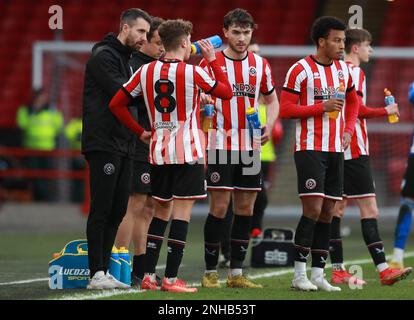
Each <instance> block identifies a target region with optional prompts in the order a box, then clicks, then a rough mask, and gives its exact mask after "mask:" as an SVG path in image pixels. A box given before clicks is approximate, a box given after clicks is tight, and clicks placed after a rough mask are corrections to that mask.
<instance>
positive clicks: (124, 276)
mask: <svg viewBox="0 0 414 320" xmlns="http://www.w3.org/2000/svg"><path fill="white" fill-rule="evenodd" d="M118 253H119V262H120V263H121V277H120V280H119V281H121V282H123V283H125V284H127V285H129V286H130V285H131V259H130V257H129V251H128V249H127V248H125V247H120V248H119V250H118Z"/></svg>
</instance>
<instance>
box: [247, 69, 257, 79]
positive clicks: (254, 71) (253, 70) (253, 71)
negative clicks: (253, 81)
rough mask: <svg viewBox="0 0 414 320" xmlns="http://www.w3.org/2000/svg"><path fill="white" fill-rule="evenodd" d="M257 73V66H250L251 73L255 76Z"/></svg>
mask: <svg viewBox="0 0 414 320" xmlns="http://www.w3.org/2000/svg"><path fill="white" fill-rule="evenodd" d="M256 73H257V71H256V68H255V67H250V69H249V74H250V75H251V76H252V77H255V76H256Z"/></svg>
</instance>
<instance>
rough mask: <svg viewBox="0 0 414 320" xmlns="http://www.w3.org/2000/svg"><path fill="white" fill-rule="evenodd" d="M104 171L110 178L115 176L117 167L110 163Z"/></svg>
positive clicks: (105, 166)
mask: <svg viewBox="0 0 414 320" xmlns="http://www.w3.org/2000/svg"><path fill="white" fill-rule="evenodd" d="M103 171H104V172H105V174H106V175H108V176H110V175H111V174H114V172H115V166H114V165H113V164H112V163H110V162H109V163H107V164H106V165H104V167H103Z"/></svg>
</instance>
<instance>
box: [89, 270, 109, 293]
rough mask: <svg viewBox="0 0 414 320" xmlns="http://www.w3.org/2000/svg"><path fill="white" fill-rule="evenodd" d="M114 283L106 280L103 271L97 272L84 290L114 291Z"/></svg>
mask: <svg viewBox="0 0 414 320" xmlns="http://www.w3.org/2000/svg"><path fill="white" fill-rule="evenodd" d="M115 288H116V284H115V282H113V281H111V280H110V279H108V277H107V276H106V274H105V273H104V272H103V271H98V272H96V273H95V274H94V276H93V277H92V279H91V280H89V284H88V286H87V287H86V289H93V290H103V289H115Z"/></svg>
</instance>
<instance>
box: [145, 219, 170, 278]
mask: <svg viewBox="0 0 414 320" xmlns="http://www.w3.org/2000/svg"><path fill="white" fill-rule="evenodd" d="M167 224H168V221H164V220H161V219H158V218H156V217H154V218H153V219H152V221H151V224H150V226H149V228H148V235H147V251H146V253H145V263H144V265H145V267H144V272H146V273H155V267H156V266H157V263H158V258H159V256H160V251H161V246H162V241H163V240H164V233H165V229H166V228H167Z"/></svg>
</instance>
